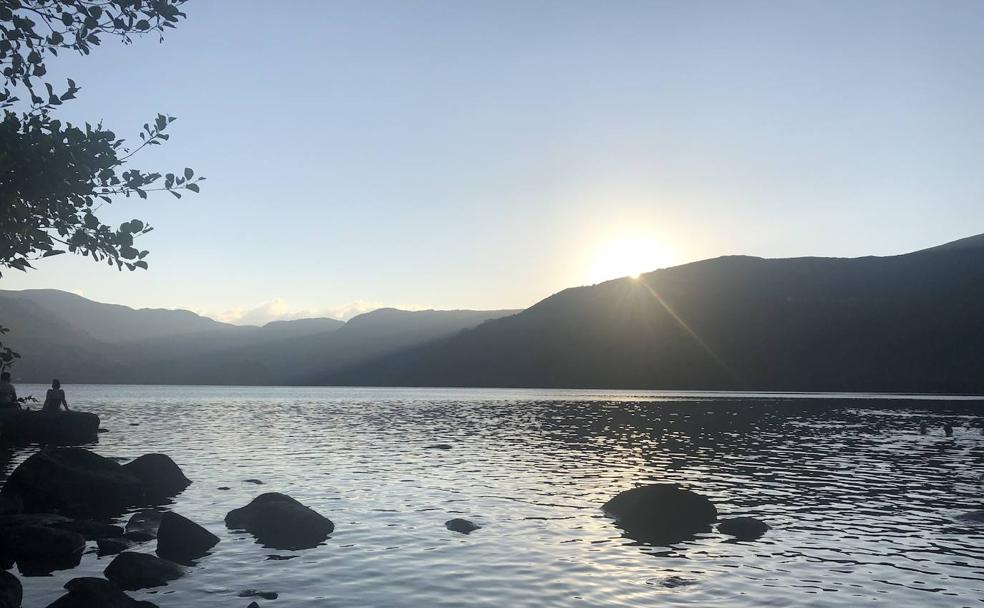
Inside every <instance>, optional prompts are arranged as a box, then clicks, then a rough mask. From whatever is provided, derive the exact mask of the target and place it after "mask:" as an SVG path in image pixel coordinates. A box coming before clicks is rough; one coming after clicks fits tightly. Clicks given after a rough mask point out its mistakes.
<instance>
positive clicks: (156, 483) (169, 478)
mask: <svg viewBox="0 0 984 608" xmlns="http://www.w3.org/2000/svg"><path fill="white" fill-rule="evenodd" d="M123 468H124V469H125V470H126V471H128V472H129V473H131V474H132V475H133V476H134V477H136V478H137V479H139V480H140V482H141V483H143V486H144V491H145V492H146V493H147V496H148V497H149V498H151V499H161V498H166V497H170V496H174V495H175V494H177V493H178V492H180V491H181V490H184V489H185V488H187V487H188V485H190V484H191V480H189V479H188V478H187V477H185V475H184V473H183V472H182V471H181V467H179V466H178V465H177V464H175V462H174V461H173V460H171V458H170V457H168V456H166V455H164V454H144V455H143V456H140V457H139V458H136V459H134V460H133V461H131V462H128V463H126V464H125V465H123Z"/></svg>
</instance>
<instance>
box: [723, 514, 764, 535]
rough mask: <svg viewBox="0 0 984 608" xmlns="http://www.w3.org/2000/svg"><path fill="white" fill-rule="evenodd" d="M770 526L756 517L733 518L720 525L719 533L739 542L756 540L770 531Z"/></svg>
mask: <svg viewBox="0 0 984 608" xmlns="http://www.w3.org/2000/svg"><path fill="white" fill-rule="evenodd" d="M770 529H771V528H770V526H769V524H767V523H765V522H764V521H762V520H760V519H756V518H754V517H732V518H730V519H722V520H721V522H720V523H718V532H720V533H721V534H728V535H730V536H734V537H735V538H737V539H738V540H755V539H756V538H759V537H761V536H762V535H763V534H765V533H766V532H768V531H769V530H770Z"/></svg>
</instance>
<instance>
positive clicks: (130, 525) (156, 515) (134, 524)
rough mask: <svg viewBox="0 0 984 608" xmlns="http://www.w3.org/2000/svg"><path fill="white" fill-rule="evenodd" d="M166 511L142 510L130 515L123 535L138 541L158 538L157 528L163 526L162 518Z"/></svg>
mask: <svg viewBox="0 0 984 608" xmlns="http://www.w3.org/2000/svg"><path fill="white" fill-rule="evenodd" d="M163 517H164V513H163V512H161V511H140V512H138V513H134V514H133V515H131V516H130V520H129V521H128V522H126V528H124V529H123V536H125V537H126V538H129V539H130V540H135V541H137V542H144V541H147V540H154V539H155V538H157V530H158V529H159V528H160V527H161V519H163Z"/></svg>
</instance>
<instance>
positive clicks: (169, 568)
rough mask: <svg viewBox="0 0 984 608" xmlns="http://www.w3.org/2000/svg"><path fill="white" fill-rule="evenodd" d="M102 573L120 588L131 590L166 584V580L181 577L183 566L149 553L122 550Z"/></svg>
mask: <svg viewBox="0 0 984 608" xmlns="http://www.w3.org/2000/svg"><path fill="white" fill-rule="evenodd" d="M103 574H105V575H106V578H108V579H109V580H111V581H113V582H114V583H116V584H117V585H118V586H119V588H120V589H124V590H126V591H133V590H135V589H144V588H146V587H160V586H161V585H166V584H167V583H168V581H173V580H174V579H177V578H181V577H182V576H183V575H184V568H182V567H181V566H180V565H178V564H175V563H174V562H172V561H168V560H166V559H161V558H159V557H157V556H154V555H151V554H149V553H135V552H133V551H124V552H123V553H120V554H119V555H117V556H116V557H114V558H113V561H111V562H110V563H109V565H108V566H106V570H105V571H104V572H103Z"/></svg>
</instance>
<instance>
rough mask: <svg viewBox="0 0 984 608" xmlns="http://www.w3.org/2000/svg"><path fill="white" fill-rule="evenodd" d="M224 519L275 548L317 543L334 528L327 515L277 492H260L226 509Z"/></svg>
mask: <svg viewBox="0 0 984 608" xmlns="http://www.w3.org/2000/svg"><path fill="white" fill-rule="evenodd" d="M225 523H226V525H227V526H228V527H230V528H233V529H242V530H246V531H247V532H250V533H251V534H253V536H255V537H256V539H257V540H258V541H260V542H261V543H263V544H264V545H266V546H268V547H272V548H274V549H309V548H311V547H316V546H317V545H319V544H321V543H322V542H324V540H325V539H326V538H328V535H329V534H331V533H332V531H333V530H334V529H335V524H333V523H332V522H331V520H330V519H328V518H327V517H325V516H323V515H321V514H320V513H318V512H316V511H314V510H313V509H311V508H309V507H306V506H304V505H302V504H301V503H299V502H297V501H296V500H294V499H293V498H291V497H290V496H287V495H286V494H279V493H277V492H268V493H266V494H260V495H259V496H257V497H256V498H254V499H253V501H252V502H251V503H249V504H248V505H246V506H245V507H241V508H239V509H233V510H232V511H229V513H228V514H227V515H226V517H225Z"/></svg>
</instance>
